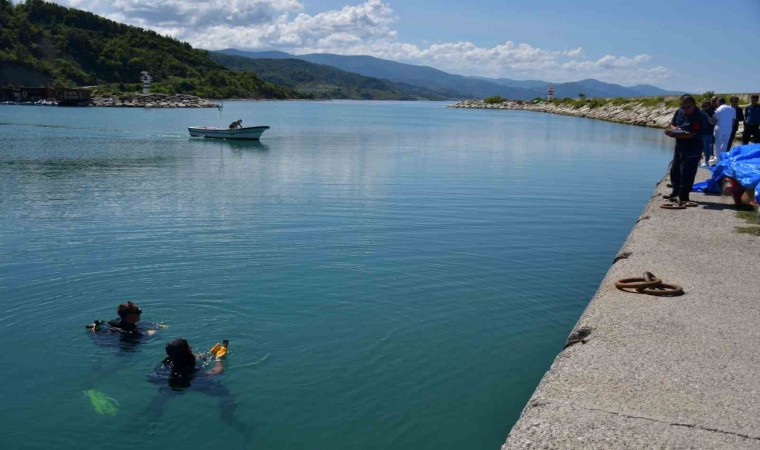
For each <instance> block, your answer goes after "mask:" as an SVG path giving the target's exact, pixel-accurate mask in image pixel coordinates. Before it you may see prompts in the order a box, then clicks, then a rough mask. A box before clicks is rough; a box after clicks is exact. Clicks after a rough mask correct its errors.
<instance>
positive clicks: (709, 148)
mask: <svg viewBox="0 0 760 450" xmlns="http://www.w3.org/2000/svg"><path fill="white" fill-rule="evenodd" d="M702 112H703V113H705V115H706V116H707V119H708V121H707V123H706V124H705V126H706V129H705V132H704V134H702V146H703V151H704V153H705V161H704V162H703V163H702V167H709V166H710V160H712V159H714V158H713V144H715V137H714V136H713V131H714V130H715V125H713V123H712V118H713V114H715V108H713V107H712V105H711V104H710V101H709V100H705V101H703V102H702Z"/></svg>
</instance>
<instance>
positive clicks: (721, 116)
mask: <svg viewBox="0 0 760 450" xmlns="http://www.w3.org/2000/svg"><path fill="white" fill-rule="evenodd" d="M718 105H720V106H718V109H716V110H715V116H714V117H715V133H714V135H715V161H716V162H720V160H721V159H723V152H727V151H728V139H729V138H730V137H731V130H732V129H733V127H734V119H736V110H734V108H732V107H730V106H728V105H727V104H726V99H725V98H723V97H721V98H719V99H718Z"/></svg>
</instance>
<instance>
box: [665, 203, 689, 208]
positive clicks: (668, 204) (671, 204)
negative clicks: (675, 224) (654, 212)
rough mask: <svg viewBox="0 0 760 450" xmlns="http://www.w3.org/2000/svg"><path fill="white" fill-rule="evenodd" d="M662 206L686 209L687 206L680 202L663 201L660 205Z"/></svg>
mask: <svg viewBox="0 0 760 450" xmlns="http://www.w3.org/2000/svg"><path fill="white" fill-rule="evenodd" d="M660 208H663V209H686V206H684V205H681V204H678V203H663V204H662V205H660Z"/></svg>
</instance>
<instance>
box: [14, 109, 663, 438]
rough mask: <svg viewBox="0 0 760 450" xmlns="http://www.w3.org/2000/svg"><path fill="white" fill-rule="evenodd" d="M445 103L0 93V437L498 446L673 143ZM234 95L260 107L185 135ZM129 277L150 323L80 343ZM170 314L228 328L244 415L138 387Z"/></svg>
mask: <svg viewBox="0 0 760 450" xmlns="http://www.w3.org/2000/svg"><path fill="white" fill-rule="evenodd" d="M444 106H445V104H444V103H436V102H425V103H423V102H420V103H396V102H388V103H383V102H374V103H373V102H321V103H317V102H226V103H225V108H224V111H223V112H222V113H221V118H220V113H219V112H217V111H216V110H138V109H102V108H80V109H76V108H71V109H67V108H45V107H21V106H2V107H0V342H2V343H3V347H4V348H3V350H4V351H3V352H2V354H1V356H0V363H1V364H2V373H3V377H2V384H0V386H1V387H0V390H1V392H2V401H1V402H0V423H2V424H3V430H4V431H3V432H2V433H0V447H2V448H41V449H42V448H46V449H47V448H85V447H90V446H98V447H99V446H102V445H108V447H109V448H127V447H132V448H134V447H135V446H136V445H140V444H145V443H146V442H148V441H149V442H150V445H151V447H152V448H243V447H246V448H259V449H304V448H309V449H358V448H362V449H415V450H420V449H436V450H438V449H448V448H451V449H462V448H467V449H495V448H498V447H499V445H500V444H501V443H502V442H503V440H504V439H505V437H506V435H507V433H508V431H509V429H510V428H511V426H512V425H513V423H514V421H515V420H516V419H517V417H518V416H519V413H520V411H521V410H522V408H523V406H524V404H525V402H526V400H527V399H528V398H529V396H530V395H531V393H532V392H533V390H534V389H535V387H536V385H537V383H538V381H539V380H540V378H541V376H542V375H543V373H544V372H545V370H546V369H547V368H548V367H549V365H550V364H551V362H552V360H553V359H554V357H555V356H556V354H557V353H558V352H559V351H560V350H561V349H562V345H563V344H564V341H565V338H566V336H567V334H568V332H569V331H570V329H571V328H572V326H573V324H574V323H575V322H576V321H577V319H578V318H579V316H580V314H581V312H582V311H583V309H584V308H585V306H586V305H587V303H588V301H589V299H590V297H591V296H592V295H593V293H594V291H595V290H596V288H597V287H598V284H599V282H600V281H601V279H602V278H603V276H604V274H605V273H606V271H607V269H608V268H609V265H610V263H611V261H612V258H613V257H614V255H615V253H616V252H617V250H618V249H619V248H620V246H621V244H622V243H623V241H624V239H625V237H626V236H627V234H628V233H629V231H630V228H631V226H632V225H633V224H634V222H635V220H636V218H637V216H638V215H639V213H640V212H641V210H642V208H643V206H644V205H645V203H646V201H647V199H648V198H649V196H650V195H651V192H652V190H653V187H654V183H655V182H656V181H657V180H658V179H659V178H660V177H661V175H662V174H663V172H664V170H665V165H666V164H667V161H668V159H669V156H670V145H671V144H670V142H668V141H667V140H666V138H665V137H663V136H662V134H661V133H660V132H658V131H656V130H650V129H644V128H636V127H631V126H624V125H616V124H610V123H605V122H599V121H591V120H585V119H578V118H570V117H562V116H553V115H547V114H538V113H529V112H505V111H475V110H456V109H447V108H445V107H444ZM237 118H242V119H243V121H244V125H254V124H267V125H271V126H272V129H271V130H269V131H268V132H267V133H265V134H264V137H263V139H262V141H261V143H235V142H224V141H210V140H202V139H200V140H196V139H190V138H189V137H188V135H187V130H186V127H187V126H188V125H200V124H206V125H217V124H218V123H222V124H227V123H229V122H231V121H232V120H235V119H237ZM128 299H132V300H134V301H136V302H138V303H139V304H140V305H141V306H142V308H143V310H144V314H143V319H144V320H145V321H165V322H167V323H168V324H169V325H170V327H169V328H168V329H166V330H163V331H162V332H161V335H160V336H159V337H158V338H157V339H154V340H152V341H149V342H147V343H145V344H143V345H140V346H138V347H137V348H135V349H134V350H133V351H131V352H120V351H118V350H114V349H111V348H105V347H102V346H98V345H96V343H95V342H93V340H92V339H91V337H90V336H89V335H88V332H87V330H85V328H84V325H85V324H87V323H89V322H90V321H92V320H93V319H110V318H113V317H114V316H115V309H116V306H117V305H118V304H119V303H121V302H123V301H125V300H128ZM174 337H185V338H187V339H188V340H189V341H190V343H191V344H192V345H193V346H194V347H195V348H196V350H204V349H207V348H208V347H210V346H211V345H213V344H214V343H215V342H217V341H219V340H221V339H223V338H228V339H230V341H231V346H230V355H229V358H228V360H227V364H226V372H225V373H224V374H223V375H222V376H221V383H222V384H223V385H224V386H226V387H227V388H228V389H229V391H230V393H231V395H233V396H234V401H235V402H236V403H237V405H238V407H237V409H236V410H235V411H234V416H235V417H237V418H238V419H239V420H240V421H241V422H244V423H246V424H247V425H248V426H249V428H250V430H251V431H252V435H251V437H250V439H249V440H248V441H246V440H245V438H244V437H243V435H242V434H241V433H238V432H237V431H235V430H233V429H232V428H230V427H228V426H227V425H226V424H225V423H224V422H223V421H222V420H221V418H220V408H219V407H218V398H216V397H212V396H209V395H204V394H203V393H199V392H188V393H187V394H186V395H178V396H175V398H171V399H170V400H169V401H168V402H167V403H166V404H165V405H164V407H163V409H162V412H161V414H160V415H156V414H152V413H149V411H151V409H150V408H149V405H150V404H151V402H152V401H153V400H154V399H155V398H156V396H157V395H158V388H157V386H156V385H154V384H151V383H149V382H148V381H147V380H146V375H147V374H148V373H150V372H151V370H152V369H153V367H154V366H155V365H156V364H157V363H158V362H159V361H160V360H161V359H162V358H163V357H164V356H165V355H164V349H163V347H164V344H165V342H166V341H167V340H169V339H171V338H174ZM88 389H94V390H97V391H99V392H102V393H104V394H105V395H107V396H109V397H112V398H113V399H115V400H117V401H118V402H119V406H118V412H117V413H116V414H115V415H108V414H99V413H98V412H96V410H95V409H94V408H93V406H92V405H91V403H90V400H89V399H88V397H86V396H85V395H84V393H83V391H85V390H88ZM146 411H148V412H146ZM154 412H155V411H154Z"/></svg>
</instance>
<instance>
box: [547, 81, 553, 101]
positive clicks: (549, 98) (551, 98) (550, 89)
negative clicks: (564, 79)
mask: <svg viewBox="0 0 760 450" xmlns="http://www.w3.org/2000/svg"><path fill="white" fill-rule="evenodd" d="M546 99H547V100H549V101H552V100H554V85H553V84H551V83H549V94H548V95H547V96H546Z"/></svg>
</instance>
